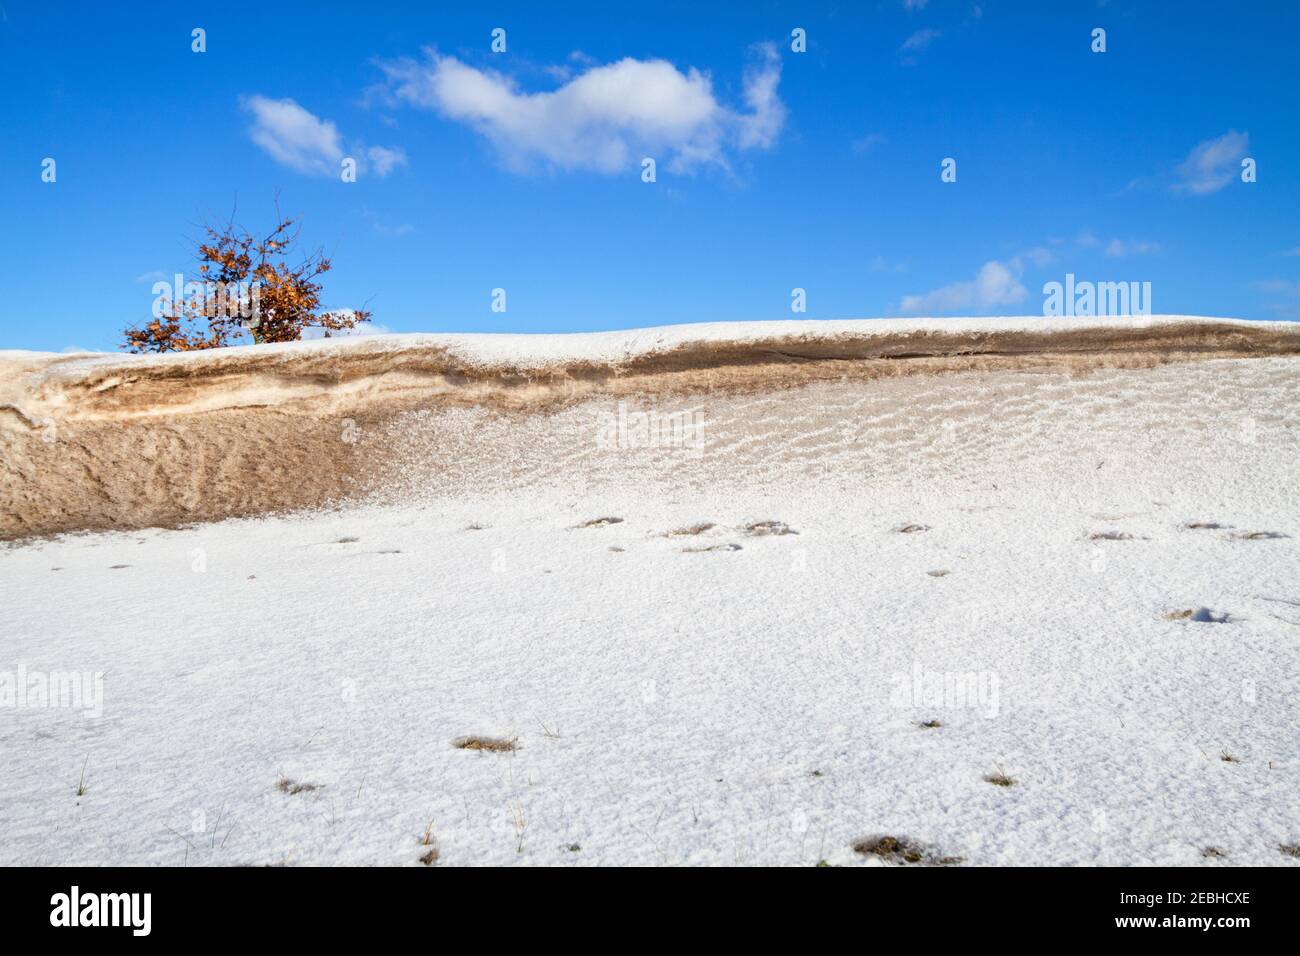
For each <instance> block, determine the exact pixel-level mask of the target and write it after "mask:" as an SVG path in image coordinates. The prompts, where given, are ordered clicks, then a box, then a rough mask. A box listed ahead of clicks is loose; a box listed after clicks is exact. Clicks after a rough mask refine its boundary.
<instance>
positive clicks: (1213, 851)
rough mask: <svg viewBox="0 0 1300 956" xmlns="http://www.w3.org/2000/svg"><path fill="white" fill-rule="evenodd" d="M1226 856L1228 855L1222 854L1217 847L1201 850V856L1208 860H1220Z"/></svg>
mask: <svg viewBox="0 0 1300 956" xmlns="http://www.w3.org/2000/svg"><path fill="white" fill-rule="evenodd" d="M1227 855H1228V854H1226V853H1224V852H1223V851H1222V850H1220V849H1219V848H1218V847H1217V846H1207V847H1206V848H1205V849H1203V850H1201V856H1203V857H1206V858H1208V859H1220V858H1223V857H1226V856H1227Z"/></svg>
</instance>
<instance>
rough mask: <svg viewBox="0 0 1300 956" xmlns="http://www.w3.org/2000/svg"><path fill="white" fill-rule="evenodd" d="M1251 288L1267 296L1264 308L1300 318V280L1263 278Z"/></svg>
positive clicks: (1293, 317)
mask: <svg viewBox="0 0 1300 956" xmlns="http://www.w3.org/2000/svg"><path fill="white" fill-rule="evenodd" d="M1250 287H1251V289H1253V290H1254V291H1256V292H1260V293H1263V294H1264V295H1265V296H1266V297H1267V301H1265V303H1264V308H1266V309H1268V310H1269V311H1270V312H1276V313H1278V314H1279V315H1281V316H1284V317H1285V318H1288V319H1300V282H1296V281H1294V280H1291V279H1262V280H1259V281H1257V282H1252V283H1251V284H1250Z"/></svg>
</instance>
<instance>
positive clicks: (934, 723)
mask: <svg viewBox="0 0 1300 956" xmlns="http://www.w3.org/2000/svg"><path fill="white" fill-rule="evenodd" d="M921 726H922V727H925V728H926V729H927V730H933V729H934V728H936V727H942V726H943V724H941V723H939V721H938V720H937V719H935V718H933V717H931V718H930V719H929V720H923V721H921Z"/></svg>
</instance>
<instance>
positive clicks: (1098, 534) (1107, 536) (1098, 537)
mask: <svg viewBox="0 0 1300 956" xmlns="http://www.w3.org/2000/svg"><path fill="white" fill-rule="evenodd" d="M1088 540H1089V541H1132V540H1134V538H1133V535H1131V534H1129V533H1128V532H1127V531H1094V532H1093V533H1092V534H1090V535H1088Z"/></svg>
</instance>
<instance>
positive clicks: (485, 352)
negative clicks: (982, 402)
mask: <svg viewBox="0 0 1300 956" xmlns="http://www.w3.org/2000/svg"><path fill="white" fill-rule="evenodd" d="M1298 353H1300V327H1297V326H1295V325H1291V324H1287V323H1247V322H1239V321H1234V320H1218V319H1195V318H1191V317H1182V316H1176V317H1154V318H1150V319H1124V320H1101V319H1099V320H1090V321H1088V320H1045V319H1010V320H952V321H933V320H920V321H918V322H916V323H911V324H907V323H900V322H897V321H881V322H854V323H823V324H820V325H819V324H816V323H802V322H801V323H771V324H770V325H769V324H762V323H744V324H738V325H736V326H731V327H729V326H717V325H714V326H699V327H690V326H685V327H669V328H666V329H662V330H642V331H639V332H636V333H600V334H595V335H589V336H583V335H575V336H536V337H526V336H477V337H475V336H441V337H439V336H377V337H374V338H365V339H353V340H343V341H339V340H335V341H333V342H315V343H304V344H295V345H291V346H262V347H248V348H237V349H222V350H217V351H213V352H209V353H191V354H188V355H180V356H175V355H173V356H161V357H157V356H155V357H134V356H115V355H103V356H87V355H73V356H64V355H50V354H43V353H30V352H7V353H0V461H2V464H0V538H16V537H26V536H31V535H40V534H49V533H57V532H66V531H77V530H103V529H123V530H125V529H135V528H144V527H154V526H164V527H166V526H176V525H180V524H184V523H188V522H194V521H210V520H219V519H222V518H227V517H236V516H248V515H254V514H260V513H266V512H274V511H284V510H291V509H300V508H314V507H321V506H325V505H329V504H332V503H337V502H342V501H347V500H356V499H359V498H362V497H366V496H376V495H378V496H380V497H391V495H392V493H393V490H394V489H397V488H400V489H403V490H407V489H409V486H410V483H411V482H412V481H417V482H422V483H426V484H427V483H431V484H433V485H435V486H444V487H445V486H448V484H449V483H448V480H447V479H448V477H450V476H455V480H456V482H458V483H459V482H463V481H473V480H474V474H471V473H468V472H467V470H466V469H465V468H464V467H461V466H460V464H461V463H460V461H459V459H451V458H443V457H440V453H445V452H446V450H447V448H448V447H449V446H448V442H447V441H442V440H441V439H440V438H439V435H441V434H444V433H445V435H449V436H456V435H458V434H459V431H458V429H461V428H463V426H464V421H463V419H461V418H456V417H455V414H454V413H456V412H464V411H465V410H467V409H472V410H475V411H476V413H479V414H482V415H485V416H487V418H485V419H483V420H482V421H487V420H501V419H502V417H504V419H505V420H506V421H508V422H514V423H518V422H520V421H521V420H522V419H523V418H530V417H532V416H534V415H542V416H553V415H556V414H561V413H564V412H565V411H566V410H568V411H571V410H572V409H573V408H575V407H577V406H580V405H583V404H584V403H593V402H595V403H600V402H605V403H606V406H608V403H609V400H610V399H613V400H614V401H615V402H618V401H621V400H635V401H638V402H640V405H638V408H640V409H641V410H643V411H646V412H647V413H648V412H653V411H655V410H656V408H662V409H663V411H664V412H665V413H668V414H672V413H674V412H675V410H677V409H679V408H680V407H683V406H682V403H683V402H688V404H689V402H690V401H693V400H694V397H698V399H699V401H702V402H705V403H706V404H705V405H704V406H700V408H699V409H698V411H699V413H700V414H702V415H704V416H705V417H706V418H707V415H708V410H707V402H708V401H709V400H710V399H711V398H714V397H722V396H729V395H736V394H758V393H764V392H771V391H779V390H784V389H788V388H793V387H799V386H807V385H812V384H814V383H817V382H824V381H846V382H854V381H864V382H865V381H871V380H877V379H887V378H895V377H903V376H914V375H932V376H937V375H952V374H960V373H970V372H996V371H1043V372H1054V373H1058V374H1059V373H1061V372H1066V373H1068V374H1071V375H1078V374H1088V373H1090V372H1092V371H1093V370H1096V369H1102V368H1127V369H1132V368H1147V367H1152V366H1156V365H1161V364H1165V363H1171V362H1189V361H1198V360H1206V359H1216V358H1252V357H1261V356H1293V355H1296V354H1298ZM647 402H648V403H649V404H647ZM669 406H671V407H669ZM610 414H612V415H618V414H619V411H618V409H617V407H615V408H612V409H611V410H610ZM413 415H414V416H416V417H414V418H412V416H413ZM482 421H480V422H479V424H480V425H481V424H482ZM444 425H445V427H444ZM524 433H525V432H520V434H524ZM413 434H418V436H419V438H418V440H413V438H412V436H413ZM594 435H595V432H593V436H594ZM458 440H459V439H455V438H454V437H453V439H452V440H450V445H451V446H455V444H456V442H457V441H458ZM594 443H595V439H594V437H593V444H594ZM413 456H415V457H414V458H413ZM484 464H485V467H487V466H488V465H492V466H493V467H495V465H497V464H499V462H492V461H488V460H485V462H484ZM496 470H498V471H499V468H498V469H496ZM480 487H481V486H480ZM454 490H455V489H454V488H452V487H447V491H448V493H451V492H453V491H454Z"/></svg>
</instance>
